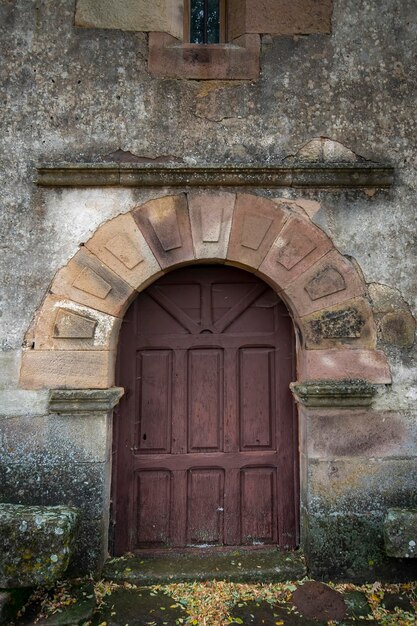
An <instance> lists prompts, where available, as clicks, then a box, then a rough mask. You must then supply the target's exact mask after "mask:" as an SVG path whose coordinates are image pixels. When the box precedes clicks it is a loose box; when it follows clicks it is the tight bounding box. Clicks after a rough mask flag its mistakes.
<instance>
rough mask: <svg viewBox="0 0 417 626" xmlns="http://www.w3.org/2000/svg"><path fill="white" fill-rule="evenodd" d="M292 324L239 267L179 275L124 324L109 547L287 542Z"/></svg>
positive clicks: (294, 506) (290, 532) (291, 514)
mask: <svg viewBox="0 0 417 626" xmlns="http://www.w3.org/2000/svg"><path fill="white" fill-rule="evenodd" d="M293 368H294V342H293V330H292V323H291V320H290V318H289V315H288V312H287V309H286V307H285V306H284V304H283V303H282V302H281V300H280V299H279V298H278V296H277V295H276V294H275V293H274V291H272V289H270V288H269V287H268V286H267V285H266V284H265V283H263V282H262V281H261V280H259V279H258V278H256V277H255V276H253V275H251V274H248V273H247V272H243V271H241V270H238V269H235V268H229V267H223V266H198V267H189V268H185V269H180V270H177V271H175V272H173V273H171V274H168V275H166V276H164V277H163V278H162V279H161V280H159V281H158V282H156V283H155V284H154V285H152V286H151V287H149V288H148V289H147V290H146V291H144V292H143V293H141V294H140V295H139V296H138V297H137V299H136V300H135V301H134V303H133V304H132V306H131V307H130V309H129V311H128V313H127V315H126V317H125V319H124V320H123V324H122V330H121V337H120V343H119V358H118V368H117V369H118V384H119V385H121V386H123V387H124V388H125V396H124V397H123V398H122V401H121V403H120V407H119V411H118V413H117V414H116V419H115V435H116V437H115V442H116V445H115V458H114V469H115V471H114V479H113V480H114V491H113V499H114V507H113V508H114V524H115V526H114V532H115V535H114V536H115V553H116V554H122V553H124V552H126V551H134V550H137V549H140V548H152V547H155V548H158V547H168V546H170V547H185V546H195V545H207V546H211V545H213V546H214V545H215V546H218V545H228V546H229V545H232V546H234V545H255V544H278V545H280V546H283V547H284V546H288V547H292V546H295V545H296V543H297V534H298V532H297V529H298V524H297V512H298V497H297V448H298V446H297V433H296V420H295V419H294V406H293V402H292V397H291V393H290V391H289V388H288V385H289V382H290V381H291V380H294V369H293Z"/></svg>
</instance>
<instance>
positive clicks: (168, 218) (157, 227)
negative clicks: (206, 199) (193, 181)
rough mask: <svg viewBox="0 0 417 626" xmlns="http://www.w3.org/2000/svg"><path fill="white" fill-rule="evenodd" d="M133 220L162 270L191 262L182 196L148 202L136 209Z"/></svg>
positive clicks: (192, 252)
mask: <svg viewBox="0 0 417 626" xmlns="http://www.w3.org/2000/svg"><path fill="white" fill-rule="evenodd" d="M133 217H134V219H135V221H136V223H137V224H138V226H139V228H140V229H141V231H142V233H143V236H144V237H145V239H146V241H147V242H148V244H149V247H150V248H151V250H152V252H153V253H154V255H155V257H156V259H157V260H158V262H159V264H160V266H161V267H162V268H163V269H164V268H167V267H173V266H176V265H180V264H182V263H186V262H190V261H192V260H193V259H194V248H193V240H192V236H191V225H190V218H189V215H188V204H187V198H186V196H185V195H184V194H181V195H177V196H166V197H164V198H158V199H156V200H150V201H149V202H147V203H146V204H143V205H142V206H140V207H138V208H137V209H135V210H134V211H133Z"/></svg>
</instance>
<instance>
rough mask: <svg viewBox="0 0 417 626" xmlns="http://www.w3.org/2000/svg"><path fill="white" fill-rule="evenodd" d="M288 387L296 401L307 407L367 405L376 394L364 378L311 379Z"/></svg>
mask: <svg viewBox="0 0 417 626" xmlns="http://www.w3.org/2000/svg"><path fill="white" fill-rule="evenodd" d="M290 387H291V390H292V392H293V393H294V395H295V397H296V399H297V400H298V402H300V403H301V404H304V405H305V406H309V407H319V406H320V407H336V406H338V407H353V406H369V405H370V404H372V399H373V397H374V396H375V394H376V388H375V386H374V385H371V384H370V383H368V382H367V381H365V380H324V381H323V380H317V381H312V380H311V381H307V382H304V383H291V385H290Z"/></svg>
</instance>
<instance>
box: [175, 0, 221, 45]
mask: <svg viewBox="0 0 417 626" xmlns="http://www.w3.org/2000/svg"><path fill="white" fill-rule="evenodd" d="M188 4H189V6H188V11H186V19H187V18H188V21H189V25H188V28H187V27H186V30H185V32H186V33H187V32H188V35H189V41H190V43H197V44H216V43H223V42H224V41H225V9H224V0H189V3H188ZM186 26H187V25H186Z"/></svg>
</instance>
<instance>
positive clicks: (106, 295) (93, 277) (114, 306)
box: [51, 248, 135, 317]
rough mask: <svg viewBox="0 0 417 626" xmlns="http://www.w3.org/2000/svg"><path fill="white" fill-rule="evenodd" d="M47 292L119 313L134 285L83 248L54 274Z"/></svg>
mask: <svg viewBox="0 0 417 626" xmlns="http://www.w3.org/2000/svg"><path fill="white" fill-rule="evenodd" d="M51 292H52V293H53V294H55V295H57V296H66V297H67V298H69V299H70V300H74V301H75V302H78V303H79V304H85V305H86V306H89V307H91V308H93V309H97V310H98V311H103V312H104V313H109V314H110V315H115V316H117V317H121V316H123V314H124V312H125V310H126V308H127V306H128V304H129V302H130V300H131V299H132V297H133V295H134V293H135V292H134V289H133V287H131V286H130V285H128V284H127V283H126V282H125V281H124V280H122V279H121V278H120V276H117V274H115V273H114V272H112V270H111V269H110V268H109V267H107V265H105V264H104V263H102V262H101V261H100V260H99V259H98V258H97V257H96V256H95V255H94V254H91V252H89V251H88V250H87V249H86V248H81V249H80V250H79V251H78V252H77V254H76V255H75V256H74V257H73V258H72V259H71V261H70V262H69V263H68V265H66V266H65V267H63V268H62V269H61V270H60V271H59V272H58V273H57V275H56V276H55V278H54V281H53V283H52V287H51Z"/></svg>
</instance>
